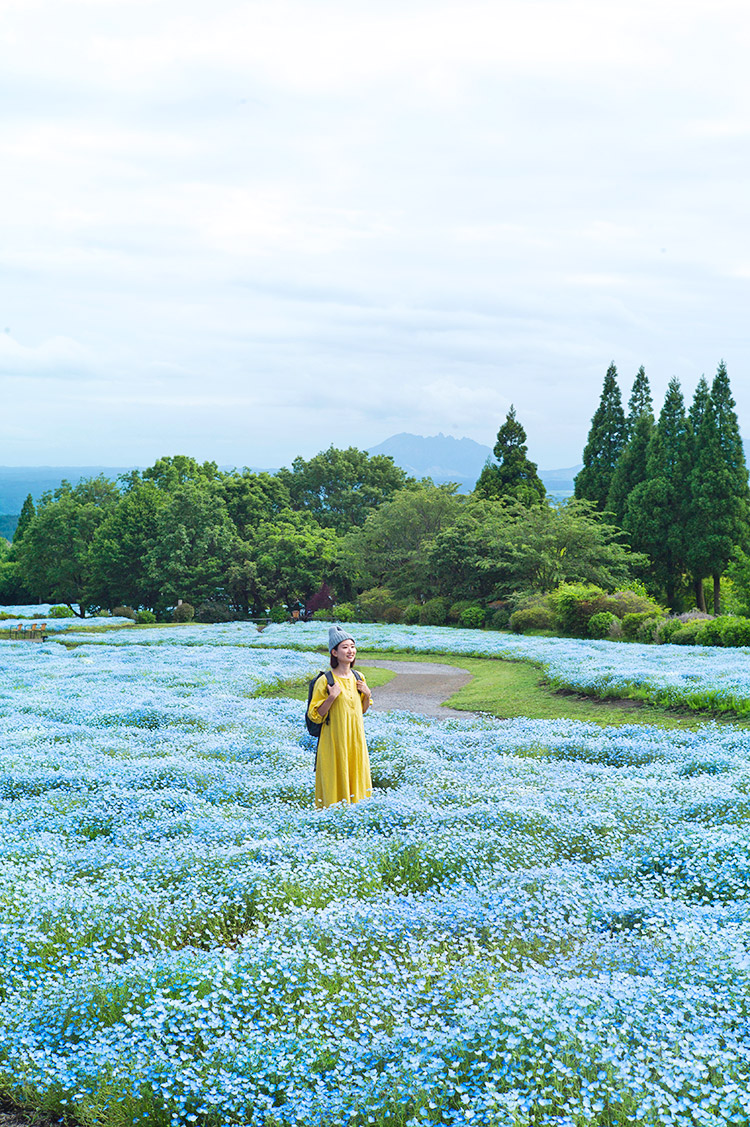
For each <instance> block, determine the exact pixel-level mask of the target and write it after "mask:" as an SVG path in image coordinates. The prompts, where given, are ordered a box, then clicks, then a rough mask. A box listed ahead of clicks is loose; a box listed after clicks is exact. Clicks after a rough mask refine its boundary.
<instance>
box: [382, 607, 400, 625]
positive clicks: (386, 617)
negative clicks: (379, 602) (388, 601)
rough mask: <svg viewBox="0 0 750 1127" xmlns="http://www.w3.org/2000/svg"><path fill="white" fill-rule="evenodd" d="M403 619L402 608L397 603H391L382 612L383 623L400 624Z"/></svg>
mask: <svg viewBox="0 0 750 1127" xmlns="http://www.w3.org/2000/svg"><path fill="white" fill-rule="evenodd" d="M403 618H404V608H403V607H402V606H400V605H399V604H398V603H393V605H392V606H389V607H386V608H385V610H384V611H383V622H402V621H403Z"/></svg>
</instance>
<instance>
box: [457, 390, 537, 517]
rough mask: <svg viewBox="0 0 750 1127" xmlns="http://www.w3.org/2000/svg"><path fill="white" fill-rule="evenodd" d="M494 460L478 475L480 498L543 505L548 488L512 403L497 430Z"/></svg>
mask: <svg viewBox="0 0 750 1127" xmlns="http://www.w3.org/2000/svg"><path fill="white" fill-rule="evenodd" d="M492 452H493V454H494V455H495V459H496V461H495V462H491V461H488V462H487V464H486V465H485V467H484V469H483V470H482V472H481V474H480V475H479V480H478V481H477V483H476V485H475V487H474V492H475V494H476V496H477V497H480V498H486V499H487V500H493V501H496V500H499V499H500V498H501V497H507V498H512V499H514V500H516V501H520V502H521V504H522V505H541V504H543V503H544V498H545V496H546V490H545V488H544V483H543V481H542V479H541V478H540V477H539V474H538V473H537V468H536V465H535V464H534V462H532V461H530V460H529V458H528V455H527V447H526V431H525V430H524V429H523V427H522V425H521V423H520V422H519V421H518V419H517V418H516V409H515V407H514V406H513V405H512V404H511V407H510V410H509V411H508V414H507V417H506V419H505V422H504V423H503V425H502V426H501V427H500V430H499V431H498V432H497V441H496V443H495V446H494V448H493V451H492Z"/></svg>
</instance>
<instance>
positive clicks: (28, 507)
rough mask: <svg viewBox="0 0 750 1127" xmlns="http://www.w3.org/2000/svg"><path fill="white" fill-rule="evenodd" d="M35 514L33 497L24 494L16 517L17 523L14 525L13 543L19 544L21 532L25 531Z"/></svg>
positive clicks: (21, 536) (21, 537)
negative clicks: (24, 498) (24, 496)
mask: <svg viewBox="0 0 750 1127" xmlns="http://www.w3.org/2000/svg"><path fill="white" fill-rule="evenodd" d="M35 515H36V509H35V508H34V499H33V497H32V496H31V494H30V493H28V494H27V495H26V500H25V501H24V503H23V505H22V506H21V515H20V516H19V518H18V524H17V525H16V531H15V532H14V533H13V543H14V544H20V543H21V540H22V539H23V534H24V532H25V531H26V529H27V528H28V527H29V525H30V524H31V522H32V520H33V519H34V516H35Z"/></svg>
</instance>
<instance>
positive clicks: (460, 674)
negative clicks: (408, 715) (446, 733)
mask: <svg viewBox="0 0 750 1127" xmlns="http://www.w3.org/2000/svg"><path fill="white" fill-rule="evenodd" d="M362 665H363V666H364V667H365V669H366V668H367V666H368V665H375V666H377V667H378V668H379V669H391V670H393V672H394V673H395V674H396V676H395V677H394V678H393V680H392V681H389V682H388V684H387V685H380V686H379V687H378V688H377V689H373V692H372V695H373V703H372V707H373V708H374V709H375V710H376V711H377V712H386V711H388V710H390V709H392V708H404V709H407V710H408V711H409V712H418V713H420V714H421V715H422V716H436V717H440V718H441V719H444V718H445V717H448V716H463V717H464V719H466V718H467V717H468V716H472V715H473V713H471V712H464V711H459V710H458V709H456V708H448V707H447V706H446V705H444V704H443V701H444V700H446V699H447V698H448V697H451V696H453V694H454V693H456V692H458V690H459V689H462V688H463V687H464V685H468V683H469V681H471V679H472V674H471V673H467V672H466V670H465V669H457V668H456V666H455V665H439V664H438V663H437V662H432V661H424V662H423V661H385V660H382V659H380V658H375V659H373V660H370V659H363V660H362Z"/></svg>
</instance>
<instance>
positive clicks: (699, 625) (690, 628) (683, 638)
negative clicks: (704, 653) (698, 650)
mask: <svg viewBox="0 0 750 1127" xmlns="http://www.w3.org/2000/svg"><path fill="white" fill-rule="evenodd" d="M706 625H707V623H705V622H702V621H701V620H700V619H693V620H692V621H690V622H683V623H681V624H680V625H679V626H678V627H677V629H676V630H672V631H671V632H670V635H669V640H670V642H671V643H672V645H674V646H701V645H704V644H705V643H704V640H703V637H702V636H703V635H704V634H705V630H706ZM710 644H711V643H709V645H710ZM718 644H719V645H721V643H718Z"/></svg>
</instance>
